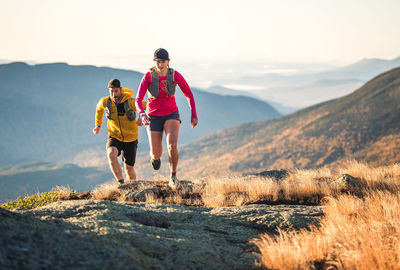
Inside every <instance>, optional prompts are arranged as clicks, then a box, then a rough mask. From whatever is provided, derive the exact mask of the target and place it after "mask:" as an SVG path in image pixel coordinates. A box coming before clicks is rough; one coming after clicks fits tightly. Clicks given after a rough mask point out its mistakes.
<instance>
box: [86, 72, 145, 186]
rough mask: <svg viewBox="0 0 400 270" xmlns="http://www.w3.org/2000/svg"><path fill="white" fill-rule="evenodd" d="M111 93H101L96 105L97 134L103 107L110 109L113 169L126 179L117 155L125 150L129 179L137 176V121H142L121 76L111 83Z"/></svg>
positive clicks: (109, 143) (109, 146)
mask: <svg viewBox="0 0 400 270" xmlns="http://www.w3.org/2000/svg"><path fill="white" fill-rule="evenodd" d="M108 89H109V91H110V96H108V97H102V98H101V99H100V101H99V103H98V104H97V107H96V127H95V128H94V129H93V133H94V134H98V133H99V132H100V129H101V125H102V123H103V114H104V111H106V113H107V131H108V140H107V145H106V149H107V156H108V161H109V164H110V168H111V171H112V172H113V174H114V176H115V179H116V180H117V181H118V182H119V183H120V184H123V183H124V178H123V176H122V169H121V166H120V165H119V163H118V156H119V155H121V152H123V157H122V160H123V161H124V165H125V173H126V177H127V178H128V181H134V180H136V173H135V169H134V165H135V161H136V150H137V144H138V124H139V125H141V120H140V117H139V119H138V122H136V107H135V99H134V98H132V97H131V96H132V94H133V92H132V90H130V89H127V88H122V87H121V82H120V81H119V80H118V79H113V80H111V81H110V82H109V83H108Z"/></svg>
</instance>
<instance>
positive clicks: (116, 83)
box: [108, 79, 121, 88]
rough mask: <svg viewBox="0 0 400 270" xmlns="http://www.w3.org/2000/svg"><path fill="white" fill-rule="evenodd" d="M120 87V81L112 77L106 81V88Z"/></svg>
mask: <svg viewBox="0 0 400 270" xmlns="http://www.w3.org/2000/svg"><path fill="white" fill-rule="evenodd" d="M113 87H118V88H120V87H121V82H120V81H119V80H118V79H112V80H111V81H109V82H108V88H113Z"/></svg>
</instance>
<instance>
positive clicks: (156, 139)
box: [147, 127, 163, 159]
mask: <svg viewBox="0 0 400 270" xmlns="http://www.w3.org/2000/svg"><path fill="white" fill-rule="evenodd" d="M147 136H148V137H149V143H150V156H151V158H153V159H160V158H161V155H162V137H163V133H162V132H161V131H151V130H150V127H147Z"/></svg>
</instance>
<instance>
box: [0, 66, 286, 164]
mask: <svg viewBox="0 0 400 270" xmlns="http://www.w3.org/2000/svg"><path fill="white" fill-rule="evenodd" d="M142 76H143V74H141V73H139V72H135V71H129V70H121V69H112V68H106V67H94V66H70V65H67V64H65V63H54V64H40V65H33V66H31V65H27V64H25V63H19V62H16V63H10V64H4V65H0V81H1V85H0V93H1V96H2V106H1V107H0V115H1V117H0V125H1V127H2V131H1V134H0V139H1V140H0V165H1V164H3V165H4V164H13V163H16V162H29V161H50V162H52V163H60V162H66V161H70V160H71V159H72V158H73V157H74V156H75V155H77V154H79V153H81V152H82V151H85V150H86V149H93V148H95V147H101V148H102V149H104V145H105V141H106V136H107V132H106V129H105V128H103V130H102V132H101V134H100V135H98V136H94V135H93V134H92V128H93V126H94V114H95V107H96V104H97V102H98V100H99V99H100V98H101V97H102V96H107V95H108V89H107V82H108V81H109V80H110V79H112V78H118V79H120V80H121V82H122V84H123V86H124V87H128V88H131V89H132V90H133V91H134V92H135V93H136V91H137V88H138V86H139V83H140V80H141V78H142ZM189 83H190V81H189ZM193 92H194V96H195V100H196V107H197V111H198V115H199V125H198V127H196V129H195V130H192V129H191V128H190V124H189V123H190V113H189V108H188V105H187V101H186V99H185V97H184V96H183V94H182V93H181V92H180V91H178V93H177V95H176V99H177V103H178V106H179V108H180V111H181V117H182V122H183V124H182V128H181V132H180V134H181V135H180V138H179V139H180V142H181V143H185V142H189V141H191V140H194V139H197V138H200V137H201V136H205V135H207V134H210V133H212V132H215V131H218V130H222V129H224V128H228V127H231V126H234V125H237V124H240V123H244V122H248V121H257V120H266V119H270V118H274V117H277V116H279V115H280V114H279V113H278V112H277V111H276V110H275V109H274V108H273V107H271V106H270V105H269V104H267V103H266V102H263V101H260V100H257V99H256V98H254V97H242V96H235V97H233V96H222V95H218V94H211V93H207V92H203V91H200V90H198V89H193ZM139 141H140V146H139V150H140V151H147V150H148V143H147V135H146V132H145V129H144V128H142V129H141V130H140V137H139Z"/></svg>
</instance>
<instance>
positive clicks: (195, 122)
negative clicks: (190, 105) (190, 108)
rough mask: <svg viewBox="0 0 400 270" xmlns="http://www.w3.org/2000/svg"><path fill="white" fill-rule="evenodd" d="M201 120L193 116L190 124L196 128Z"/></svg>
mask: <svg viewBox="0 0 400 270" xmlns="http://www.w3.org/2000/svg"><path fill="white" fill-rule="evenodd" d="M198 122H199V120H198V119H197V118H193V117H192V120H191V121H190V125H191V126H192V128H194V127H195V126H197V123H198Z"/></svg>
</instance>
